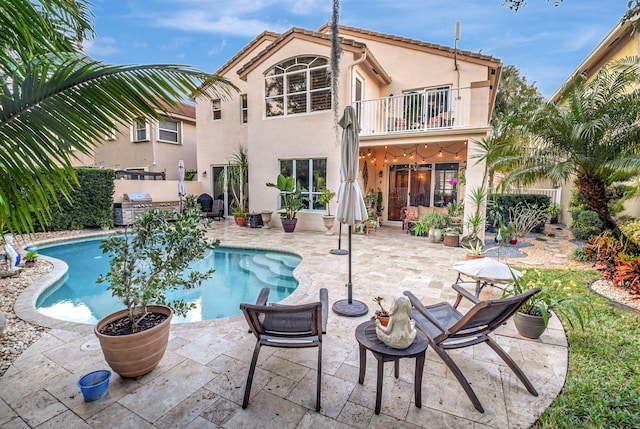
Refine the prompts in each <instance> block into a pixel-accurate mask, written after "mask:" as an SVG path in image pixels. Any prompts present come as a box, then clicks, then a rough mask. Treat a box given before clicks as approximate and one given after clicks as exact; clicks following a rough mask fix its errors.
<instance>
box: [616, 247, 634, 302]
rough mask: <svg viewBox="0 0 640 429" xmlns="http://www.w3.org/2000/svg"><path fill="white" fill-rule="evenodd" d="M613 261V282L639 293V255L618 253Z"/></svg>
mask: <svg viewBox="0 0 640 429" xmlns="http://www.w3.org/2000/svg"><path fill="white" fill-rule="evenodd" d="M615 262H616V271H615V274H614V276H613V284H614V285H615V286H618V287H621V288H624V289H629V291H630V292H631V293H633V294H636V295H637V294H640V256H637V255H633V256H632V255H627V254H626V253H620V254H619V255H618V257H617V258H616V260H615Z"/></svg>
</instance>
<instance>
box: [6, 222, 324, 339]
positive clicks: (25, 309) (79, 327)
mask: <svg viewBox="0 0 640 429" xmlns="http://www.w3.org/2000/svg"><path fill="white" fill-rule="evenodd" d="M119 232H120V231H118V230H115V231H114V230H110V231H96V232H90V233H87V234H83V235H80V236H77V237H73V238H69V237H67V238H64V237H56V238H53V239H48V240H41V241H38V242H35V243H33V244H35V245H38V246H44V245H49V244H59V243H64V242H70V241H83V240H87V239H94V238H97V237H101V236H108V235H112V234H117V233H119ZM222 247H227V248H232V249H247V250H262V251H273V252H281V253H287V254H290V255H295V256H298V257H300V258H301V260H300V263H299V264H298V266H297V267H296V268H295V269H294V271H293V276H294V277H295V279H296V280H298V286H297V287H296V289H295V290H294V291H293V292H292V293H291V294H290V295H289V296H287V297H286V298H284V299H283V300H282V301H279V303H280V304H294V303H297V302H299V300H300V298H302V297H303V296H304V295H305V294H306V293H307V292H308V291H309V289H310V288H311V285H312V283H313V282H312V279H311V276H309V275H308V274H307V273H306V271H305V270H304V266H303V264H304V263H305V261H304V257H303V256H302V255H301V254H299V253H296V252H292V251H291V250H284V249H278V248H274V247H266V246H265V247H261V246H240V245H235V244H225V245H224V246H222ZM39 258H41V259H42V260H44V261H47V262H49V263H51V264H52V265H53V268H52V269H51V271H49V272H48V273H47V274H45V275H43V276H42V277H40V278H39V279H37V280H36V281H34V282H33V283H32V284H31V285H29V286H28V287H27V288H26V289H25V290H24V291H23V292H22V293H21V294H20V295H19V296H18V298H17V299H16V302H15V304H14V312H15V313H16V315H17V316H18V317H19V318H20V319H22V320H25V321H27V322H29V323H33V324H36V325H39V326H43V327H45V328H51V329H62V330H66V331H74V332H93V328H94V326H95V324H92V323H80V322H69V321H65V320H60V319H56V318H53V317H50V316H46V315H44V314H42V313H40V312H39V311H38V310H37V309H36V301H37V299H38V297H39V296H40V295H41V294H42V293H43V292H44V291H45V290H46V289H47V288H49V287H50V286H51V285H53V284H54V283H55V282H57V281H58V280H60V279H61V278H62V277H63V276H64V275H65V274H66V273H67V271H68V270H69V266H68V265H67V263H66V262H64V261H62V260H60V259H57V258H52V257H50V256H45V255H39ZM243 318H244V316H243V315H242V314H236V315H234V316H227V317H223V318H220V319H212V320H202V321H198V322H184V323H172V324H171V330H174V331H182V330H187V329H198V328H204V327H215V326H220V325H222V324H226V323H229V322H232V321H237V320H242V319H243Z"/></svg>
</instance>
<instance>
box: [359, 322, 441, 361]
mask: <svg viewBox="0 0 640 429" xmlns="http://www.w3.org/2000/svg"><path fill="white" fill-rule="evenodd" d="M417 331H418V335H416V339H415V340H414V341H413V344H411V345H410V346H409V347H408V348H406V349H394V348H391V347H388V346H387V345H386V344H385V343H383V342H382V341H380V340H379V339H378V336H377V335H376V323H375V320H370V321H368V322H364V323H362V324H360V325H359V326H358V327H357V328H356V340H357V341H358V342H359V343H360V344H361V345H363V346H364V347H366V348H367V349H369V350H371V351H372V352H374V353H379V354H381V355H384V356H388V357H398V358H401V357H409V356H414V355H417V354H420V353H422V352H424V351H425V350H426V349H427V346H428V345H429V342H428V341H427V337H426V336H425V335H424V334H423V333H422V332H420V330H417Z"/></svg>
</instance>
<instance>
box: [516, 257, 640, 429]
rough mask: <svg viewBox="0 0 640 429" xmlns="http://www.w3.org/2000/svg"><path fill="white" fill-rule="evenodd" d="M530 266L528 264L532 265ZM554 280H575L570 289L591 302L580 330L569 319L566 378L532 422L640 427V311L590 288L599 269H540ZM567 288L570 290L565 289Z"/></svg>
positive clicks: (548, 425) (544, 425) (538, 425)
mask: <svg viewBox="0 0 640 429" xmlns="http://www.w3.org/2000/svg"><path fill="white" fill-rule="evenodd" d="M529 269H530V268H529ZM539 271H540V272H541V276H542V277H541V279H542V280H544V281H545V284H550V283H551V282H552V281H553V280H554V279H561V280H562V283H563V285H564V284H569V283H570V282H571V281H572V280H573V282H575V287H573V288H572V289H573V290H572V291H571V292H574V291H575V292H579V293H580V294H582V295H584V296H586V297H587V298H588V300H589V301H590V302H591V304H592V305H593V315H592V318H591V321H590V322H589V323H588V324H587V325H586V326H585V329H584V330H581V329H580V327H579V325H576V326H575V327H574V328H571V327H569V326H568V325H567V324H565V328H566V329H567V332H568V336H569V372H568V374H567V381H566V384H565V386H564V388H563V390H562V392H561V393H560V395H559V396H558V397H557V398H556V399H555V401H554V402H553V403H552V404H551V406H550V407H549V408H548V409H547V410H546V411H545V412H544V413H543V414H542V416H540V419H538V421H537V422H536V423H535V424H534V425H533V426H532V427H534V428H640V313H638V312H627V311H622V310H617V309H614V308H613V307H612V306H611V304H610V303H609V301H607V300H606V299H604V298H602V297H600V296H599V295H597V294H596V293H594V292H591V291H590V290H589V288H588V284H589V282H590V281H591V280H594V279H598V278H600V275H599V273H598V272H597V271H584V270H582V271H577V270H576V271H573V270H570V271H565V270H549V269H541V270H539ZM562 293H567V292H562Z"/></svg>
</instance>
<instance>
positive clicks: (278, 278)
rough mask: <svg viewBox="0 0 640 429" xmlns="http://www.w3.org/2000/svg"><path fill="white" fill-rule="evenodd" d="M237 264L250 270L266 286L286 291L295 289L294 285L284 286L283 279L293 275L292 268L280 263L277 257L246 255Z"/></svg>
mask: <svg viewBox="0 0 640 429" xmlns="http://www.w3.org/2000/svg"><path fill="white" fill-rule="evenodd" d="M239 265H240V268H241V269H243V270H245V271H247V272H250V273H251V274H253V275H254V276H255V277H256V278H257V279H258V280H259V281H260V282H262V283H264V284H265V285H266V286H268V287H271V288H282V289H283V290H286V291H288V292H291V291H293V289H295V286H291V287H286V286H285V284H286V283H285V280H287V279H289V278H290V277H292V275H293V268H292V267H290V266H288V265H285V264H282V263H280V260H279V259H277V260H276V259H274V258H273V257H266V256H265V255H248V256H245V257H243V258H242V259H241V260H240V263H239Z"/></svg>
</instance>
